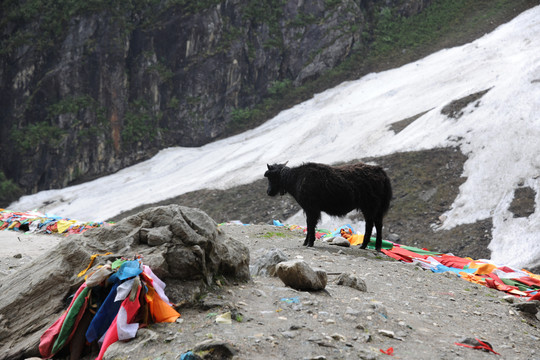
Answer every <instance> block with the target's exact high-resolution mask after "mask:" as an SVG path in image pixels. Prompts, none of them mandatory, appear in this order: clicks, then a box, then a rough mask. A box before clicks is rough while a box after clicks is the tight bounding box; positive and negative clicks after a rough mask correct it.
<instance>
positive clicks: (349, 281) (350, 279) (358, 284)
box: [336, 273, 367, 292]
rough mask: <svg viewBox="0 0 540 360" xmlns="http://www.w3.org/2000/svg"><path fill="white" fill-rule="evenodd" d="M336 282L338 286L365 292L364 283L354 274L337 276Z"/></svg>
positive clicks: (365, 286)
mask: <svg viewBox="0 0 540 360" xmlns="http://www.w3.org/2000/svg"><path fill="white" fill-rule="evenodd" d="M336 281H337V284H338V285H343V286H349V287H352V288H353V289H356V290H358V291H362V292H366V291H367V285H366V282H365V281H364V280H362V279H361V278H359V277H358V276H357V275H355V274H351V273H343V274H341V275H339V276H338V278H337V280H336Z"/></svg>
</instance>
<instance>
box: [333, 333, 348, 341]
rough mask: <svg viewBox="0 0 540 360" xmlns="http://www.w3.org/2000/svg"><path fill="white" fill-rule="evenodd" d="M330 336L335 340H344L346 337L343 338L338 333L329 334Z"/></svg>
mask: <svg viewBox="0 0 540 360" xmlns="http://www.w3.org/2000/svg"><path fill="white" fill-rule="evenodd" d="M331 338H332V339H334V340H336V341H346V340H347V339H346V338H345V336H343V335H341V334H338V333H335V334H332V335H331Z"/></svg>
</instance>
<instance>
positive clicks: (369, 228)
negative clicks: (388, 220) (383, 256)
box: [360, 219, 373, 249]
mask: <svg viewBox="0 0 540 360" xmlns="http://www.w3.org/2000/svg"><path fill="white" fill-rule="evenodd" d="M372 231H373V220H371V219H366V230H364V241H363V242H362V245H361V246H360V248H361V249H365V248H367V246H368V244H369V240H370V239H371V232H372Z"/></svg>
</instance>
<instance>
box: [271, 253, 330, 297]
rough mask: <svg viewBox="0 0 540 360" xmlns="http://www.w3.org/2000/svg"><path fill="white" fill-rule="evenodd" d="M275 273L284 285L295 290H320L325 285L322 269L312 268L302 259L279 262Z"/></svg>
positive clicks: (325, 276)
mask: <svg viewBox="0 0 540 360" xmlns="http://www.w3.org/2000/svg"><path fill="white" fill-rule="evenodd" d="M276 273H277V275H278V276H279V278H280V279H281V281H283V283H285V285H287V286H290V287H292V288H293V289H297V290H304V291H310V290H322V289H324V288H325V287H326V282H327V275H326V272H325V271H323V270H313V269H312V268H311V267H310V266H309V265H308V264H307V263H306V262H305V261H303V260H291V261H285V262H282V263H279V264H278V265H277V267H276Z"/></svg>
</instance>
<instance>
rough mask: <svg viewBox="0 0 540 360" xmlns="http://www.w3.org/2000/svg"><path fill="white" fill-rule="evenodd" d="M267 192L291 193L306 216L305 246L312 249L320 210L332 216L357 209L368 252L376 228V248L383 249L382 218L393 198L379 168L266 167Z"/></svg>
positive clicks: (388, 182)
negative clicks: (362, 217)
mask: <svg viewBox="0 0 540 360" xmlns="http://www.w3.org/2000/svg"><path fill="white" fill-rule="evenodd" d="M267 166H268V170H267V171H266V172H265V173H264V176H265V177H267V178H268V190H267V193H268V195H270V196H275V195H277V194H278V193H279V194H281V195H284V194H286V193H289V194H291V195H292V197H294V199H295V200H296V201H297V202H298V204H299V205H300V206H301V207H302V209H303V210H304V212H305V214H306V221H307V236H306V240H305V241H304V246H313V243H314V242H315V226H316V225H317V223H318V222H319V220H320V218H321V211H324V212H325V213H327V214H329V215H333V216H344V215H345V214H347V213H349V212H350V211H352V210H354V209H357V210H359V211H361V212H362V214H363V215H364V219H365V221H366V229H365V232H364V242H363V243H362V246H361V248H362V249H365V248H366V246H367V245H368V243H369V240H370V238H371V232H372V230H373V225H375V228H376V230H377V240H376V243H375V244H376V245H375V247H376V249H377V250H378V251H380V250H381V246H382V226H383V217H384V216H385V215H386V213H387V212H388V208H389V207H390V200H391V199H392V186H391V184H390V179H389V178H388V176H387V175H386V173H385V172H384V170H383V169H382V168H381V167H380V166H374V165H367V164H363V163H358V164H353V165H343V166H335V167H334V166H328V165H324V164H316V163H306V164H303V165H300V166H297V167H293V168H289V167H287V166H285V164H274V165H267Z"/></svg>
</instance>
